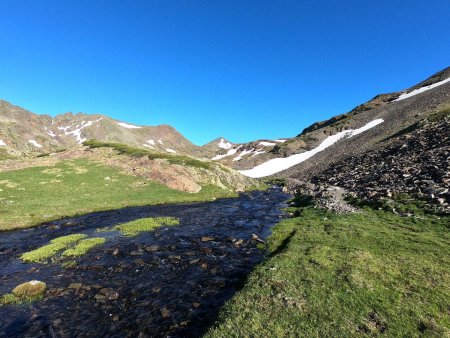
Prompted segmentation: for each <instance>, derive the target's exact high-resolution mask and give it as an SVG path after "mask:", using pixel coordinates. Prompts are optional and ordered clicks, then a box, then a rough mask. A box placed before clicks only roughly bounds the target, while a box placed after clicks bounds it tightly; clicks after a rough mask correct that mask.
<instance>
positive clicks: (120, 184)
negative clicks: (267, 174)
mask: <svg viewBox="0 0 450 338" xmlns="http://www.w3.org/2000/svg"><path fill="white" fill-rule="evenodd" d="M233 196H236V194H235V193H233V192H231V191H229V190H225V189H221V188H219V187H216V186H205V187H203V188H202V190H201V191H200V192H199V193H196V194H192V193H187V192H181V191H177V190H172V189H170V188H167V187H166V186H164V185H162V184H159V183H155V182H152V181H148V180H145V179H143V178H138V177H135V176H131V175H127V174H123V173H121V172H120V171H119V170H118V169H115V168H113V167H109V166H105V165H102V164H98V163H96V162H92V161H89V160H87V159H77V160H73V161H64V162H60V163H59V164H57V165H55V166H53V167H32V168H27V169H21V170H16V171H8V172H2V173H0V231H1V230H10V229H15V228H24V227H30V226H33V225H36V224H39V223H42V222H47V221H51V220H55V219H58V218H61V217H65V216H75V215H80V214H85V213H89V212H93V211H100V210H111V209H117V208H123V207H126V206H137V205H149V204H162V203H178V202H193V201H206V200H212V199H214V198H219V197H233Z"/></svg>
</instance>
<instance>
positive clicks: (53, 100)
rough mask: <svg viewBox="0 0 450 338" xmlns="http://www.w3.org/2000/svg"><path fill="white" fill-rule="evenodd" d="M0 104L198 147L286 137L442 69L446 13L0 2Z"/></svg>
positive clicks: (255, 4)
mask: <svg viewBox="0 0 450 338" xmlns="http://www.w3.org/2000/svg"><path fill="white" fill-rule="evenodd" d="M0 8H1V11H0V72H1V79H0V98H2V99H5V100H7V101H10V102H12V103H14V104H16V105H19V106H22V107H24V108H26V109H28V110H31V111H33V112H35V113H39V114H50V115H55V114H58V113H62V112H67V111H72V112H85V113H92V114H93V113H101V114H106V115H109V116H112V117H114V118H117V119H121V120H125V121H128V122H132V123H136V124H142V125H156V124H170V125H172V126H174V127H175V128H177V129H178V130H179V131H180V132H181V133H183V134H184V135H185V136H186V137H187V138H189V139H190V140H191V141H193V142H194V143H196V144H203V143H206V142H208V141H210V140H212V139H214V138H216V137H218V136H224V137H226V138H228V139H230V140H231V141H234V142H245V141H250V140H254V139H259V138H267V139H273V138H281V137H288V136H294V135H297V134H298V133H300V132H301V130H302V129H303V128H305V127H306V126H308V125H310V124H311V123H313V122H315V121H317V120H324V119H327V118H329V117H331V116H333V115H336V114H340V113H343V112H346V111H349V110H350V109H351V108H353V107H354V106H356V105H358V104H360V103H363V102H364V101H366V100H368V99H370V98H371V97H373V96H375V95H376V94H378V93H381V92H389V91H396V90H399V89H403V88H406V87H409V86H410V85H413V84H415V83H417V82H418V81H421V80H423V79H424V78H425V77H427V76H429V75H431V74H432V73H434V72H436V71H438V70H441V69H443V68H445V67H447V66H449V65H450V64H449V63H450V62H449V61H450V40H449V32H450V2H449V1H448V0H446V1H434V0H429V1H414V0H411V1H400V0H393V1H384V0H379V1H368V0H367V1H364V0H358V1H356V0H352V1H349V0H341V1H331V0H330V1H323V0H317V1H316V0H315V1H301V0H293V1H290V0H289V1H288V0H272V1H268V0H245V1H243V0H239V1H238V0H214V1H211V0H160V1H152V0H147V1H118V0H107V1H103V0H97V1H94V0H93V1H79V0H76V1H75V0H73V1H69V0H54V1H50V0H41V1H36V0H27V1H25V0H22V1H21V0H8V1H5V0H0Z"/></svg>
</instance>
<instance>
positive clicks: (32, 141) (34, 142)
mask: <svg viewBox="0 0 450 338" xmlns="http://www.w3.org/2000/svg"><path fill="white" fill-rule="evenodd" d="M28 142H30V143H31V144H32V145H34V146H35V147H36V148H42V145H40V144H39V143H37V142H36V141H35V140H28Z"/></svg>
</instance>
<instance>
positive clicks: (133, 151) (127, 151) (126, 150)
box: [83, 140, 216, 169]
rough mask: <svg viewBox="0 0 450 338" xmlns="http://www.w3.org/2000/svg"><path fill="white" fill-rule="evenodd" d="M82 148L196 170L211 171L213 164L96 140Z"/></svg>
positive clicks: (86, 142)
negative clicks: (160, 160) (105, 149)
mask: <svg viewBox="0 0 450 338" xmlns="http://www.w3.org/2000/svg"><path fill="white" fill-rule="evenodd" d="M83 145H84V146H87V147H89V148H91V149H94V148H111V149H114V150H115V151H117V152H118V153H119V154H122V155H129V156H133V157H144V156H146V157H148V158H149V159H151V160H155V159H165V160H167V161H168V162H169V163H170V164H179V165H186V166H190V167H196V168H203V169H212V168H213V166H214V165H216V164H214V163H212V162H207V161H201V160H198V159H195V158H192V157H189V156H181V155H169V154H164V153H160V152H156V151H150V150H146V149H142V148H135V147H131V146H128V145H126V144H121V143H113V142H101V141H97V140H88V141H85V142H83Z"/></svg>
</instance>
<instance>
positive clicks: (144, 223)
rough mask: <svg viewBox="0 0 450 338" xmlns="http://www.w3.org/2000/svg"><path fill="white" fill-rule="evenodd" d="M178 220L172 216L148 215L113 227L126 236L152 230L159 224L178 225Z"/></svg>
mask: <svg viewBox="0 0 450 338" xmlns="http://www.w3.org/2000/svg"><path fill="white" fill-rule="evenodd" d="M178 224H180V221H179V220H178V219H176V218H173V217H149V218H141V219H137V220H135V221H132V222H128V223H123V224H119V225H116V226H115V227H114V228H113V229H114V230H119V231H120V232H122V233H123V234H124V235H126V236H136V235H138V234H139V233H140V232H143V231H152V230H154V229H156V228H158V227H161V226H169V225H178Z"/></svg>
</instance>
